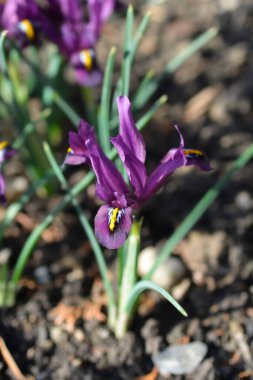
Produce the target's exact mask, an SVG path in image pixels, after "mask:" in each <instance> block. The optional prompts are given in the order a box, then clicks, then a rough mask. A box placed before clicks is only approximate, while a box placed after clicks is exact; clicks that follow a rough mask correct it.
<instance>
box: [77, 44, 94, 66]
mask: <svg viewBox="0 0 253 380" xmlns="http://www.w3.org/2000/svg"><path fill="white" fill-rule="evenodd" d="M80 61H81V63H82V64H83V65H84V67H85V68H86V69H87V70H88V71H90V70H92V66H93V58H92V55H91V52H90V50H87V49H84V50H82V51H81V52H80Z"/></svg>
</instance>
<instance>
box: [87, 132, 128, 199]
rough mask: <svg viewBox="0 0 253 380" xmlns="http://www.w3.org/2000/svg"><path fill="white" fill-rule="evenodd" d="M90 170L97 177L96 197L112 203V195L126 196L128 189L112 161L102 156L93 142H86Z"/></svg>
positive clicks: (101, 152) (99, 149) (100, 150)
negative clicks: (91, 169)
mask: <svg viewBox="0 0 253 380" xmlns="http://www.w3.org/2000/svg"><path fill="white" fill-rule="evenodd" d="M86 146H87V148H88V150H89V157H90V160H91V165H92V168H93V170H94V172H95V174H96V177H97V195H98V196H99V198H100V199H102V200H105V201H112V200H113V199H114V198H115V196H114V193H115V192H117V193H119V194H127V193H128V192H129V189H128V187H127V185H126V183H125V181H124V179H123V178H122V175H121V173H120V172H119V171H118V169H117V168H116V166H115V165H114V164H113V162H112V161H110V160H109V158H108V157H107V156H106V155H105V154H104V152H103V151H102V149H101V148H100V147H99V145H98V144H96V143H95V142H94V140H92V139H90V140H88V141H87V142H86Z"/></svg>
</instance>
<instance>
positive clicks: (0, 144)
mask: <svg viewBox="0 0 253 380" xmlns="http://www.w3.org/2000/svg"><path fill="white" fill-rule="evenodd" d="M15 153H16V150H15V149H13V148H12V147H11V145H10V144H9V143H8V141H0V201H1V202H2V203H3V204H6V197H5V179H4V176H3V174H2V167H3V164H4V162H5V161H6V160H8V159H9V158H10V157H12V156H13V155H14V154H15Z"/></svg>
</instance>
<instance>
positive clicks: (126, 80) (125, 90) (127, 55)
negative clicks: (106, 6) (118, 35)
mask: <svg viewBox="0 0 253 380" xmlns="http://www.w3.org/2000/svg"><path fill="white" fill-rule="evenodd" d="M133 22H134V11H133V7H132V5H129V7H128V10H127V15H126V30H125V43H124V57H123V66H122V73H121V78H122V94H121V95H127V96H128V94H129V87H130V75H131V61H132V60H131V47H132V35H133Z"/></svg>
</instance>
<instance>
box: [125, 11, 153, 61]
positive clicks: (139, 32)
mask: <svg viewBox="0 0 253 380" xmlns="http://www.w3.org/2000/svg"><path fill="white" fill-rule="evenodd" d="M149 21H150V12H148V13H146V14H145V15H144V17H143V19H142V21H141V23H140V25H139V27H138V29H137V32H136V34H135V35H134V38H133V41H132V46H131V51H130V59H131V64H133V61H134V58H135V55H136V52H137V50H138V47H139V44H140V42H141V40H142V38H143V36H144V33H145V31H146V29H147V27H148V23H149Z"/></svg>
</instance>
